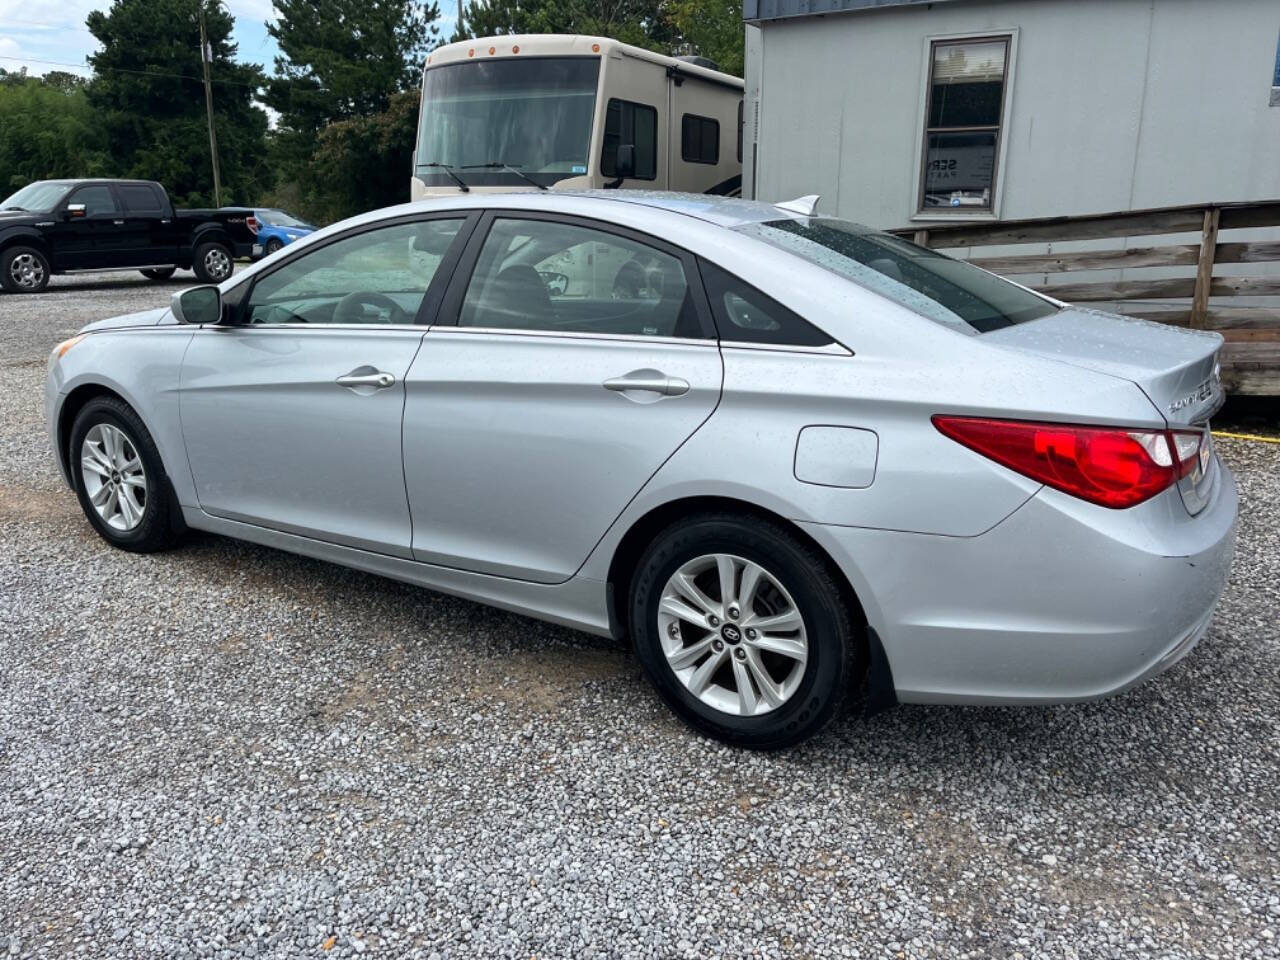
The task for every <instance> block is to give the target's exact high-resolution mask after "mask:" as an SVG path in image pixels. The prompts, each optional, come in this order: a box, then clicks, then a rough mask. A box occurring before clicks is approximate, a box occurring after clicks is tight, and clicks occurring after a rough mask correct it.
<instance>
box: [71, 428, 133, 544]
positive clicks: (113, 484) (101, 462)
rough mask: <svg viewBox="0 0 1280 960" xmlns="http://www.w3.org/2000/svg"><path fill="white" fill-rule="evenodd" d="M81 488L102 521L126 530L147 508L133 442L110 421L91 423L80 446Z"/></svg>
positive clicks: (114, 528)
mask: <svg viewBox="0 0 1280 960" xmlns="http://www.w3.org/2000/svg"><path fill="white" fill-rule="evenodd" d="M80 476H81V477H82V479H83V481H84V491H85V494H86V495H87V496H88V498H89V502H90V503H91V504H93V509H94V510H95V511H97V514H98V516H99V517H101V518H102V521H103V523H105V524H107V526H109V527H111V528H112V529H113V530H119V531H120V532H122V533H127V532H129V531H130V530H133V529H134V528H135V527H137V526H138V524H140V523H141V522H142V516H143V514H144V513H145V512H146V507H147V473H146V470H145V469H144V468H143V466H142V457H141V455H140V454H139V453H138V448H137V447H136V446H135V445H134V443H133V441H132V440H130V439H129V436H128V434H126V433H125V432H124V431H123V430H121V429H120V428H119V427H116V426H113V425H112V424H110V423H98V424H94V426H93V427H91V428H90V429H89V432H88V433H86V434H85V437H84V442H83V443H81V445H80Z"/></svg>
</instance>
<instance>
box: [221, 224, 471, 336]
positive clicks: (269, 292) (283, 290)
mask: <svg viewBox="0 0 1280 960" xmlns="http://www.w3.org/2000/svg"><path fill="white" fill-rule="evenodd" d="M462 223H463V221H462V220H461V219H460V218H459V219H456V220H454V219H450V220H425V221H419V222H416V223H400V224H395V225H394V226H389V227H380V228H378V229H375V230H366V231H365V232H363V233H358V234H355V235H353V236H350V237H345V238H343V239H342V240H336V241H334V242H333V243H329V244H325V245H324V246H323V247H320V248H318V249H315V250H311V251H308V252H307V253H305V254H303V255H302V256H300V257H298V258H297V259H296V260H291V261H290V262H288V263H286V264H284V265H283V266H281V267H280V268H278V269H276V270H273V271H272V272H271V273H269V274H267V275H266V276H265V277H263V278H262V279H261V280H258V281H257V282H256V283H255V284H254V285H253V290H251V291H250V293H249V298H248V301H247V303H246V305H245V307H244V311H245V317H246V319H247V320H248V322H249V323H271V324H277V323H379V324H381V323H394V324H402V323H413V322H414V318H415V317H416V316H417V314H418V308H419V307H420V306H421V305H422V299H423V297H425V296H426V293H427V288H428V287H430V286H431V281H432V279H433V278H434V277H435V274H436V269H437V268H438V267H439V266H440V261H441V260H442V259H443V258H444V256H445V254H446V253H447V252H448V250H449V247H450V246H451V245H452V244H453V241H454V239H455V238H456V237H457V235H458V230H459V229H460V228H461V226H462Z"/></svg>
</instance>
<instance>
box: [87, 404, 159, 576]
mask: <svg viewBox="0 0 1280 960" xmlns="http://www.w3.org/2000/svg"><path fill="white" fill-rule="evenodd" d="M68 463H69V465H70V468H71V473H72V476H73V478H74V482H75V490H76V496H77V497H78V498H79V500H80V507H81V509H83V510H84V515H85V516H86V517H87V518H88V520H89V523H90V524H91V525H92V526H93V528H94V529H95V530H96V531H98V534H99V535H100V536H101V537H102V538H103V539H104V540H106V541H107V542H108V543H110V544H111V545H112V546H115V547H120V548H121V549H123V550H131V551H134V552H136V553H150V552H152V551H155V550H163V549H165V548H166V547H169V546H171V545H172V544H173V543H174V541H175V540H176V539H177V531H175V529H174V526H173V523H172V521H171V516H172V514H171V507H172V504H171V502H170V501H171V496H172V494H171V493H170V487H169V479H168V477H167V476H166V474H165V471H164V465H163V464H162V463H161V462H160V453H159V451H158V450H157V449H156V445H155V441H154V440H152V439H151V434H150V433H148V432H147V428H146V427H145V426H144V425H143V423H142V420H141V419H140V418H139V417H138V415H137V414H136V413H135V412H134V411H133V408H132V407H130V406H129V405H128V404H127V403H125V402H124V401H122V400H118V399H116V398H114V397H98V398H95V399H93V400H90V401H89V402H88V403H87V404H85V406H84V409H82V410H81V411H80V412H79V414H77V415H76V419H75V422H74V423H73V424H72V427H71V441H70V444H69V446H68Z"/></svg>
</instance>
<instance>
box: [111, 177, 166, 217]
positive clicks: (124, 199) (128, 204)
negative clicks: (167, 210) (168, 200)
mask: <svg viewBox="0 0 1280 960" xmlns="http://www.w3.org/2000/svg"><path fill="white" fill-rule="evenodd" d="M116 192H117V193H119V194H120V201H121V203H123V204H124V209H125V212H126V213H140V214H147V213H161V212H163V211H164V204H163V203H162V202H161V200H160V195H159V192H158V191H157V190H156V188H155V187H153V186H151V185H150V184H149V183H122V184H119V185H117V187H116Z"/></svg>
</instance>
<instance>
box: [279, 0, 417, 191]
mask: <svg viewBox="0 0 1280 960" xmlns="http://www.w3.org/2000/svg"><path fill="white" fill-rule="evenodd" d="M275 9H276V13H277V19H276V20H275V21H274V22H272V23H268V24H267V25H266V26H267V32H268V33H270V34H271V36H272V37H274V38H275V41H276V43H277V44H278V45H279V47H280V56H278V57H277V58H276V60H275V75H274V76H273V77H272V78H271V80H270V82H269V83H268V86H267V93H266V103H267V105H268V106H270V107H271V108H272V109H274V110H276V111H277V112H278V113H279V115H280V120H279V130H278V131H277V133H276V136H275V137H274V140H273V151H272V152H273V155H274V156H275V158H276V160H277V164H278V167H279V168H280V169H281V171H282V172H283V174H284V176H285V178H286V179H292V180H301V181H305V180H307V179H310V167H311V164H312V156H313V153H314V151H315V149H316V144H317V137H318V136H319V134H320V131H321V130H322V129H323V128H324V127H326V126H327V125H329V124H331V123H335V122H340V121H348V120H354V119H357V118H370V117H372V116H374V115H376V114H380V113H382V112H384V111H386V110H387V109H388V108H389V107H390V105H391V100H392V97H393V96H394V95H395V94H396V93H399V92H400V91H404V90H410V89H413V88H415V87H416V86H417V85H418V80H419V77H420V76H421V71H422V63H423V60H424V59H425V57H426V49H427V45H428V43H429V42H431V41H432V40H434V39H435V37H436V35H437V32H438V28H437V27H436V25H435V21H436V19H437V18H438V17H439V15H440V11H439V8H438V7H437V6H436V4H435V3H434V2H433V3H429V4H424V3H421V2H417V0H276V3H275ZM388 122H389V123H390V124H391V126H394V122H393V121H388ZM409 139H410V142H411V141H412V139H413V138H412V134H411V135H410V138H409ZM407 169H408V164H407V163H406V164H404V165H402V166H401V167H400V169H399V172H400V173H401V174H402V179H404V180H405V181H406V182H407V179H408V178H407V176H403V174H404V171H405V170H407Z"/></svg>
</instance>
